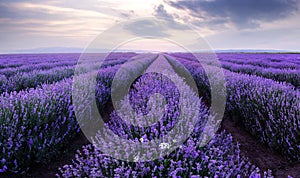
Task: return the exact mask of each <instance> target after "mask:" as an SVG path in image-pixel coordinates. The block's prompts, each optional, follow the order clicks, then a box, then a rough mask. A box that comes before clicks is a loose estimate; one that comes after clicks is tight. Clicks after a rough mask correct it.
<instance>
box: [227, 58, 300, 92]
mask: <svg viewBox="0 0 300 178" xmlns="http://www.w3.org/2000/svg"><path fill="white" fill-rule="evenodd" d="M222 67H223V68H225V69H227V70H230V71H232V72H238V73H244V74H250V75H256V76H261V77H264V78H269V79H273V80H276V81H279V82H287V83H290V84H292V85H294V86H295V87H296V88H297V87H299V86H300V70H297V69H277V68H264V67H259V66H253V65H248V64H236V63H231V62H222Z"/></svg>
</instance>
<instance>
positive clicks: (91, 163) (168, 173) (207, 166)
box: [56, 132, 273, 178]
mask: <svg viewBox="0 0 300 178" xmlns="http://www.w3.org/2000/svg"><path fill="white" fill-rule="evenodd" d="M188 143H189V144H185V145H183V146H182V147H180V148H179V149H178V150H176V152H174V153H173V154H172V155H169V156H167V157H164V158H160V159H158V160H155V161H149V162H137V163H135V162H126V161H120V160H117V159H113V158H111V157H109V156H107V155H106V154H103V153H102V152H101V150H99V149H97V148H96V147H94V146H93V145H91V144H90V145H86V146H84V147H83V148H82V149H81V150H78V151H77V154H76V156H75V159H74V160H73V161H72V164H70V165H65V166H63V167H61V168H60V172H59V173H57V175H56V176H57V177H64V178H71V177H93V178H95V177H126V178H129V177H193V178H199V177H249V178H259V177H261V176H262V177H265V178H272V177H273V176H272V173H271V171H268V172H264V173H261V172H260V170H259V168H257V167H256V166H254V165H252V164H251V163H250V162H249V161H248V160H247V159H246V158H244V157H243V156H241V155H240V149H239V146H238V144H237V143H234V142H233V140H232V137H231V136H230V135H227V134H226V133H225V132H223V133H221V134H218V135H217V136H216V137H215V138H214V139H213V140H212V141H211V142H209V143H208V144H207V145H206V146H205V147H204V148H197V147H194V145H195V143H194V141H192V140H189V142H188ZM262 174H263V175H262Z"/></svg>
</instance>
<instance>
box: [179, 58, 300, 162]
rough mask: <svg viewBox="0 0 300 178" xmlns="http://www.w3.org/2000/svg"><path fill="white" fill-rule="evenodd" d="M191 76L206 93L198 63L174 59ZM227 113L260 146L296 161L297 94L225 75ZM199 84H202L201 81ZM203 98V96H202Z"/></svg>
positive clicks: (299, 134) (260, 81) (254, 78)
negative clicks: (256, 139)
mask: <svg viewBox="0 0 300 178" xmlns="http://www.w3.org/2000/svg"><path fill="white" fill-rule="evenodd" d="M178 60H179V61H180V62H182V63H183V64H184V65H185V66H186V68H187V69H188V70H189V71H190V72H191V73H192V75H193V77H194V78H195V80H196V83H197V84H198V87H199V88H203V89H204V91H205V92H210V91H209V85H207V84H208V81H206V78H203V77H202V76H204V75H205V71H204V70H203V68H202V66H201V65H200V64H199V63H196V62H194V61H188V60H186V59H178ZM225 77H226V80H227V90H228V100H227V109H226V110H227V112H228V114H229V115H230V116H231V117H232V118H234V119H235V120H236V121H239V122H241V123H242V124H244V125H245V126H246V129H247V130H248V131H250V132H251V133H252V134H253V135H255V136H256V137H257V138H258V139H259V140H260V141H261V142H263V143H265V144H267V145H268V146H269V147H271V148H272V149H274V150H277V151H280V152H281V153H282V154H283V155H285V156H287V157H288V158H289V159H291V160H300V151H299V150H300V148H299V138H300V132H299V130H300V128H299V126H300V123H299V122H300V121H299V118H300V112H299V108H300V92H299V90H295V89H294V87H292V86H290V85H286V84H284V83H278V82H275V81H273V80H270V79H265V78H262V77H257V76H251V75H246V74H237V73H233V72H229V71H225ZM201 80H202V81H201ZM204 94H205V93H204Z"/></svg>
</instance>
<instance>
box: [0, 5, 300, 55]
mask: <svg viewBox="0 0 300 178" xmlns="http://www.w3.org/2000/svg"><path fill="white" fill-rule="evenodd" d="M299 2H300V1H297V0H188V1H176V0H174V1H173V0H172V1H166V0H165V1H164V0H162V1H160V0H128V1H125V0H84V1H82V0H47V1H44V0H31V1H23V0H7V1H4V0H0V24H1V28H0V41H1V42H0V52H1V51H2V52H3V51H14V50H20V49H31V48H46V47H71V48H85V47H87V45H88V44H89V43H90V42H91V41H92V40H93V39H95V38H96V37H97V36H98V35H99V34H101V33H102V32H104V31H106V30H108V29H110V28H111V27H112V26H114V25H116V24H118V23H120V22H123V23H124V22H126V21H130V20H132V19H136V18H142V17H156V18H158V19H165V20H167V21H168V22H169V23H167V24H165V25H166V26H167V28H168V29H176V30H177V31H180V32H182V34H184V33H185V30H186V29H185V24H187V25H189V26H193V28H194V29H196V31H197V32H198V33H199V35H200V36H201V37H202V38H204V39H205V40H206V41H207V42H208V43H209V45H210V46H211V48H213V49H283V50H297V51H300V40H299V39H300V23H299V19H300V11H299V7H300V5H299ZM143 25H146V26H148V27H149V26H151V25H153V24H149V22H139V23H133V24H129V25H127V26H125V27H124V30H127V31H130V32H131V33H132V34H138V33H141V30H143V29H139V27H141V28H142V26H143ZM164 30H165V27H164V28H162V27H161V26H159V25H156V26H151V28H150V30H149V31H151V32H152V33H155V35H157V36H160V37H161V38H168V36H169V34H168V33H167V32H166V31H164ZM142 32H143V31H142ZM152 33H151V34H152ZM151 34H150V35H151ZM154 43H155V44H157V43H158V42H157V41H153V42H152V43H151V42H149V43H148V44H147V45H148V47H149V46H150V47H151V45H152V46H155V44H154ZM141 44H142V43H141ZM141 44H139V45H130V44H128V45H127V48H135V49H137V48H138V46H140V45H141ZM162 46H163V45H161V46H160V48H163V47H162ZM150 47H149V48H150ZM137 50H138V49H137ZM166 50H168V48H166Z"/></svg>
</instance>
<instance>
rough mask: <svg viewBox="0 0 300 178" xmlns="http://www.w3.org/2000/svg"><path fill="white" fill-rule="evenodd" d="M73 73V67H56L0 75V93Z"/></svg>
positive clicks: (51, 81) (31, 86)
mask: <svg viewBox="0 0 300 178" xmlns="http://www.w3.org/2000/svg"><path fill="white" fill-rule="evenodd" d="M73 74H74V67H72V66H71V67H65V66H63V67H57V68H53V69H50V70H34V71H32V72H25V73H17V74H15V75H13V76H11V77H9V78H6V77H5V76H3V75H2V77H1V79H0V80H1V82H0V84H1V85H0V93H3V92H12V91H20V90H24V89H27V88H35V87H37V86H39V85H41V84H44V83H53V82H57V81H60V80H62V79H64V78H68V77H71V76H72V75H73Z"/></svg>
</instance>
